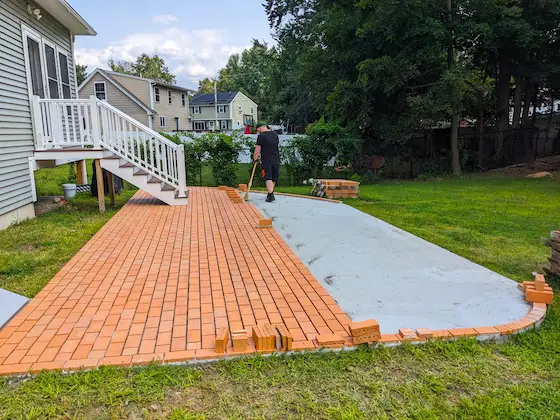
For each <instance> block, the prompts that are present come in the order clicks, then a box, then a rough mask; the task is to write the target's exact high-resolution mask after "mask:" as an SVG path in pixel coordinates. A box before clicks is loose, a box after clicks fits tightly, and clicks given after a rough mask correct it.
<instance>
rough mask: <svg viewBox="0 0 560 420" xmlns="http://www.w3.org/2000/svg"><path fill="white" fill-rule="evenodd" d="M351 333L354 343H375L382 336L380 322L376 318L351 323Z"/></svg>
mask: <svg viewBox="0 0 560 420" xmlns="http://www.w3.org/2000/svg"><path fill="white" fill-rule="evenodd" d="M350 335H351V336H352V341H353V343H354V344H364V343H373V342H376V341H379V339H380V338H381V331H380V330H379V322H377V321H376V320H375V319H370V320H368V321H361V322H353V323H352V324H350Z"/></svg>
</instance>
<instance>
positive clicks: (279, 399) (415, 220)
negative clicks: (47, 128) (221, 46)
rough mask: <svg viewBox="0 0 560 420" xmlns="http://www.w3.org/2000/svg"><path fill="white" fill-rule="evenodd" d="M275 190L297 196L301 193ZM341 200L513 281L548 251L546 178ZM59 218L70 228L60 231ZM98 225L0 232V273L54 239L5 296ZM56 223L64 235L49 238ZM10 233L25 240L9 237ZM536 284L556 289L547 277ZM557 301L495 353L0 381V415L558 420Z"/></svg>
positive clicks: (404, 187) (555, 212) (365, 192)
mask: <svg viewBox="0 0 560 420" xmlns="http://www.w3.org/2000/svg"><path fill="white" fill-rule="evenodd" d="M282 190H284V191H287V192H299V193H302V192H303V193H308V192H309V187H301V188H300V187H297V188H287V189H282ZM347 203H348V204H351V205H353V206H355V207H356V208H358V209H360V210H363V211H365V212H367V213H370V214H373V215H375V216H377V217H380V218H382V219H384V220H387V221H388V222H390V223H393V224H394V225H396V226H399V227H401V228H404V229H406V230H408V231H410V232H412V233H415V234H417V235H419V236H422V237H423V238H426V239H428V240H430V241H432V242H434V243H436V244H438V245H441V246H443V247H445V248H447V249H450V250H452V251H454V252H456V253H458V254H460V255H462V256H465V257H467V258H469V259H471V260H473V261H476V262H478V263H480V264H482V265H485V266H487V267H489V268H491V269H493V270H496V271H498V272H500V273H502V274H504V275H506V276H509V277H511V278H514V279H516V280H522V279H528V278H529V277H530V273H531V272H532V271H535V270H537V269H538V268H539V265H540V264H542V263H543V262H544V261H545V260H546V257H547V255H548V253H549V250H548V249H547V248H545V247H544V246H543V245H542V244H541V243H540V238H541V237H544V236H547V235H548V232H549V231H550V230H552V229H553V228H558V226H559V224H560V204H559V203H560V183H559V182H558V181H556V180H526V179H504V178H486V177H466V178H463V179H459V180H441V181H430V182H387V183H380V184H377V185H372V186H363V187H362V188H361V198H360V199H359V200H347ZM94 204H95V203H94ZM84 206H85V204H84ZM65 211H68V212H69V217H74V218H75V219H74V221H75V220H76V219H78V220H79V221H81V224H77V225H76V224H75V223H74V224H73V223H71V222H68V223H66V224H65V223H63V221H62V220H61V219H62V216H63V215H64V213H63V212H65ZM78 214H80V215H81V216H78ZM49 218H53V219H54V220H51V219H49ZM106 218H107V216H103V217H100V218H98V219H97V220H94V219H96V217H95V214H94V211H93V210H92V209H89V210H88V207H85V208H84V211H83V212H81V211H79V210H78V209H76V210H75V212H74V213H73V212H72V211H71V210H62V211H58V212H57V213H56V214H54V213H51V214H50V215H46V216H44V217H42V218H39V219H37V220H34V221H30V222H25V223H22V224H21V225H19V226H16V227H14V228H10V229H8V230H7V231H5V232H0V235H5V236H0V250H1V251H0V255H1V256H2V257H0V258H2V260H0V267H4V265H5V264H6V262H8V263H10V262H11V261H10V260H9V257H8V258H7V259H5V258H6V257H4V253H6V252H8V253H10V254H9V255H10V256H11V258H24V257H22V256H19V254H23V252H22V251H25V250H26V249H25V248H23V247H25V246H26V245H27V244H39V245H40V247H38V248H37V249H29V251H30V254H35V253H36V254H37V255H39V254H40V253H41V252H43V251H42V249H43V247H45V246H49V244H50V241H55V242H56V245H55V244H53V245H52V249H53V250H54V249H55V248H57V249H59V253H60V254H61V255H60V256H59V257H58V258H56V259H55V258H54V257H53V255H52V254H49V255H47V257H48V258H45V260H44V261H42V262H43V264H42V265H40V264H38V263H37V264H36V265H34V264H35V263H33V261H34V260H30V262H29V263H28V269H27V272H26V273H25V274H18V273H14V274H11V277H10V278H11V279H12V280H10V281H9V282H8V283H7V284H8V286H10V287H9V288H11V289H12V290H14V287H15V286H16V285H17V286H18V287H21V289H22V290H29V292H28V293H27V295H32V294H33V293H34V292H36V291H37V290H38V289H39V288H40V284H44V283H45V282H46V281H47V280H48V278H50V277H51V276H52V274H49V275H43V274H42V272H43V271H46V270H51V271H50V272H49V273H54V272H56V270H57V269H58V268H59V267H60V265H61V264H62V263H63V262H64V260H65V259H66V260H67V259H68V258H69V257H70V256H71V254H72V252H75V250H77V249H78V248H79V246H80V245H79V244H77V243H74V241H73V242H72V245H71V246H69V245H68V244H67V242H66V241H64V240H63V238H64V237H66V236H69V231H70V230H71V229H74V232H72V233H73V234H75V236H76V238H78V237H79V238H81V240H82V243H83V241H85V240H87V238H89V237H90V236H91V234H92V233H93V232H94V231H95V230H96V229H97V228H99V226H101V225H102V224H103V222H104V220H106ZM90 219H91V223H90V222H86V220H90ZM59 226H60V229H61V230H64V232H65V234H64V235H58V234H56V235H55V234H54V233H51V232H50V231H51V230H53V229H54V230H58V229H59ZM71 226H74V227H73V228H72V227H71ZM82 230H84V232H82ZM78 231H80V232H79V233H78ZM20 232H21V233H20ZM23 234H25V235H27V236H26V238H27V239H20V238H19V236H23ZM49 235H51V236H54V237H53V238H52V239H50V241H49V240H48V239H45V238H46V237H49ZM8 239H9V242H10V245H9V246H8V245H6V240H8ZM15 242H17V244H15V245H13V244H14V243H15ZM70 248H72V251H71V250H70ZM62 254H63V255H64V257H62ZM29 258H32V257H29ZM37 261H38V262H39V260H37ZM12 267H14V268H13V270H15V267H17V265H15V264H14V265H12ZM0 273H1V274H0V276H1V278H2V282H4V283H3V284H6V280H5V274H4V273H3V271H0ZM16 275H18V276H19V277H17V279H19V280H16V277H14V276H16ZM36 279H39V280H36ZM24 283H29V284H30V285H31V286H23V284H24ZM550 283H551V284H552V285H553V287H554V288H555V291H556V292H557V293H558V292H560V282H559V281H558V280H557V279H556V280H554V279H552V280H550ZM31 290H33V292H31ZM559 302H560V300H559V299H558V297H557V298H556V299H555V302H554V304H553V305H552V306H551V307H550V308H549V311H548V315H547V319H546V321H545V322H544V324H543V325H542V326H541V328H540V329H538V330H533V331H529V332H527V333H524V334H520V335H517V336H515V337H513V338H512V339H511V341H509V342H508V343H506V344H500V345H499V344H492V343H490V344H479V343H477V342H475V341H473V340H460V341H457V342H451V343H429V344H426V345H422V346H403V347H399V348H394V349H368V348H362V349H360V350H358V351H353V352H341V353H324V354H307V355H298V356H295V357H267V358H261V357H256V358H248V359H241V360H235V361H232V362H220V363H216V364H212V365H204V366H194V367H189V366H159V367H158V366H150V367H148V368H135V369H119V368H102V369H99V370H97V371H92V372H83V373H77V374H72V375H62V374H59V373H44V374H41V375H38V376H35V377H33V378H31V379H7V378H4V379H0V418H2V417H4V418H10V419H11V418H20V417H25V418H45V417H49V416H51V417H64V418H100V419H101V418H122V417H125V418H129V417H130V418H171V419H194V418H208V419H214V418H282V419H284V418H289V417H294V418H341V419H354V418H363V419H371V418H418V419H428V418H488V419H496V418H500V419H501V418H530V419H548V418H550V419H552V418H559V414H558V413H560V351H559V343H560V303H559Z"/></svg>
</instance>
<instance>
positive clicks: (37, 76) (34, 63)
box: [27, 35, 45, 98]
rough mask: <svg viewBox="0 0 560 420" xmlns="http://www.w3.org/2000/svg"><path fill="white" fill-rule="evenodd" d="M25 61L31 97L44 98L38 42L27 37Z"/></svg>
mask: <svg viewBox="0 0 560 420" xmlns="http://www.w3.org/2000/svg"><path fill="white" fill-rule="evenodd" d="M27 59H28V63H27V64H28V68H29V78H30V82H31V83H30V86H31V89H30V92H31V93H32V94H33V95H37V96H40V97H41V98H44V97H45V89H44V86H43V68H42V66H41V49H40V46H39V42H38V40H35V39H32V38H31V37H30V36H29V35H28V36H27Z"/></svg>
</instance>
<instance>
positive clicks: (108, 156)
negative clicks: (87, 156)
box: [103, 154, 121, 159]
mask: <svg viewBox="0 0 560 420" xmlns="http://www.w3.org/2000/svg"><path fill="white" fill-rule="evenodd" d="M120 158H121V157H120V156H117V155H115V154H107V155H104V156H103V159H120Z"/></svg>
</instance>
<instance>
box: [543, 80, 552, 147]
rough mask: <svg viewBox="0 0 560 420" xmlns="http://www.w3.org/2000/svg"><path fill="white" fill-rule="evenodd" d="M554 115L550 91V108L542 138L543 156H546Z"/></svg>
mask: <svg viewBox="0 0 560 420" xmlns="http://www.w3.org/2000/svg"><path fill="white" fill-rule="evenodd" d="M553 114H554V93H553V91H552V89H551V90H550V106H549V110H548V120H547V121H546V134H545V136H544V148H543V151H544V153H543V156H546V151H547V149H548V137H549V135H550V124H551V123H552V115H553Z"/></svg>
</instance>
